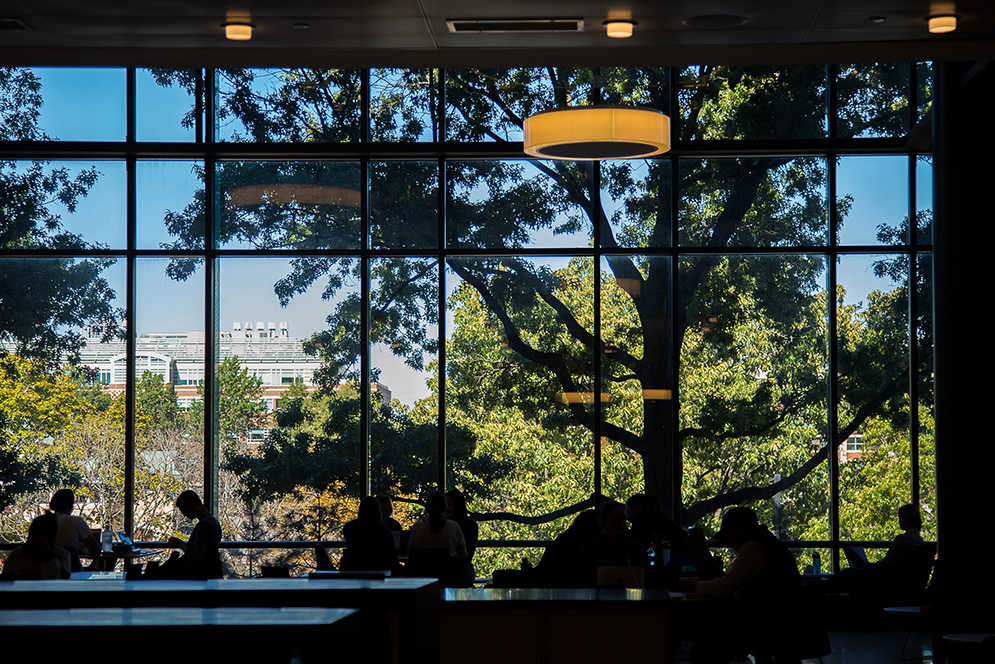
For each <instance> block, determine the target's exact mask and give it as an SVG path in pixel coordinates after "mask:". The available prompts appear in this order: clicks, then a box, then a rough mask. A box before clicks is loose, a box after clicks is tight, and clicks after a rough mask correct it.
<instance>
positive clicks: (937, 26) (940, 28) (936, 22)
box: [929, 14, 957, 35]
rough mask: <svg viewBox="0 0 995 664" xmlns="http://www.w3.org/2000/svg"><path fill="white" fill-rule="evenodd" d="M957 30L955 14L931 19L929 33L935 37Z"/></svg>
mask: <svg viewBox="0 0 995 664" xmlns="http://www.w3.org/2000/svg"><path fill="white" fill-rule="evenodd" d="M956 29H957V17H956V16H954V15H953V14H946V15H944V16H930V17H929V31H930V32H932V33H933V34H934V35H938V34H942V33H944V32H953V31H954V30H956Z"/></svg>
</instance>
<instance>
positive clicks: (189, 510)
mask: <svg viewBox="0 0 995 664" xmlns="http://www.w3.org/2000/svg"><path fill="white" fill-rule="evenodd" d="M176 507H177V509H179V510H180V513H181V514H183V516H185V517H186V518H188V519H197V525H196V526H195V527H194V529H193V533H191V534H190V539H189V541H187V542H184V541H183V540H181V539H179V538H177V537H170V538H169V541H168V542H167V543H168V544H169V546H172V547H175V548H177V549H180V550H181V551H183V555H182V556H180V557H179V558H170V559H169V560H168V561H167V562H166V564H165V565H163V566H162V567H160V568H159V571H158V573H157V574H156V576H157V577H160V578H176V579H196V580H206V579H220V578H222V577H223V576H224V570H223V568H222V566H221V554H220V551H219V549H220V547H221V524H220V523H218V520H217V519H216V518H214V515H213V514H211V513H210V512H209V511H207V508H206V507H205V506H204V503H203V502H201V500H200V496H198V495H197V494H196V493H195V492H193V491H190V490H187V491H184V492H183V493H181V494H180V495H179V496H177V498H176ZM173 555H174V556H175V555H176V554H175V552H174V554H173Z"/></svg>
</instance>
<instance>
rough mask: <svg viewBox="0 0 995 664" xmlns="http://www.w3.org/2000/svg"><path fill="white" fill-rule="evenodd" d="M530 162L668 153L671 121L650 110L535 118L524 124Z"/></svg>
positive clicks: (595, 110)
mask: <svg viewBox="0 0 995 664" xmlns="http://www.w3.org/2000/svg"><path fill="white" fill-rule="evenodd" d="M522 128H523V129H524V130H525V152H526V153H527V154H530V155H532V156H533V157H541V158H545V159H566V160H573V161H595V160H599V159H638V158H641V157H649V156H651V155H655V154H662V153H664V152H666V151H668V150H669V149H670V118H669V117H667V116H666V115H664V114H663V113H662V112H660V111H658V110H656V109H654V108H634V107H628V106H571V107H568V108H558V109H554V110H551V111H544V112H542V113H537V114H536V115H533V116H532V117H530V118H527V119H526V120H525V122H524V124H523V125H522Z"/></svg>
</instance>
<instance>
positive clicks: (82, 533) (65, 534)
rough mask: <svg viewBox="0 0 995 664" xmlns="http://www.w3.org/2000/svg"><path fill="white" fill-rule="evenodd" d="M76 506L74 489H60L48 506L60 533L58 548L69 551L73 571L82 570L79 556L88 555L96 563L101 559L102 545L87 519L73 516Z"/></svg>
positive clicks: (56, 540)
mask: <svg viewBox="0 0 995 664" xmlns="http://www.w3.org/2000/svg"><path fill="white" fill-rule="evenodd" d="M75 504H76V494H74V493H73V491H72V489H59V490H58V491H56V492H55V493H54V494H52V499H51V500H50V501H49V502H48V506H49V507H50V508H51V509H52V511H53V512H55V518H56V521H57V522H58V526H59V527H58V531H57V532H56V534H55V544H56V546H61V547H62V548H64V549H66V550H67V551H69V557H70V562H71V563H72V571H74V572H78V571H80V569H82V568H81V567H80V562H79V555H80V554H81V553H86V554H88V555H89V556H90V558H91V559H92V560H93V561H94V562H96V561H97V560H98V559H99V558H100V544H99V543H98V542H97V538H96V537H94V536H93V530H92V529H91V528H90V525H89V524H88V523H87V522H86V519H84V518H83V517H79V516H73V506H74V505H75Z"/></svg>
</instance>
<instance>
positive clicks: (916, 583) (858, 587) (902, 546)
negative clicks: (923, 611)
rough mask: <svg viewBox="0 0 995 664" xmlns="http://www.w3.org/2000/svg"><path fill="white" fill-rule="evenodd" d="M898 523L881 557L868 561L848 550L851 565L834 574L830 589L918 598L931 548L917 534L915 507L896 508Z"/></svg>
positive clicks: (902, 600) (918, 523)
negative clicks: (897, 528) (896, 530)
mask: <svg viewBox="0 0 995 664" xmlns="http://www.w3.org/2000/svg"><path fill="white" fill-rule="evenodd" d="M898 526H899V528H901V529H902V533H901V534H899V535H898V536H897V537H895V539H894V540H892V542H891V546H889V547H888V552H887V553H886V554H885V556H884V558H882V559H881V560H879V561H877V562H874V563H871V562H868V561H867V560H866V559H863V558H860V557H859V556H852V555H851V554H850V553H848V554H847V557H848V558H849V559H851V567H850V568H849V569H845V570H841V571H840V573H839V574H838V575H836V577H835V578H834V579H833V581H832V587H833V590H835V591H837V592H847V593H852V594H854V595H860V596H863V597H865V598H868V597H870V598H874V599H876V600H878V601H880V602H884V603H888V602H895V603H899V604H905V603H908V602H913V603H914V602H918V601H921V598H920V597H918V595H921V593H922V592H924V591H925V587H926V583H927V581H928V580H929V573H930V571H931V569H932V561H933V553H934V550H933V547H932V546H931V545H928V544H926V543H925V542H924V541H923V539H922V535H920V531H921V530H922V518H921V517H920V515H919V508H918V507H916V506H915V505H911V504H908V505H902V506H901V507H900V508H898Z"/></svg>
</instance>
